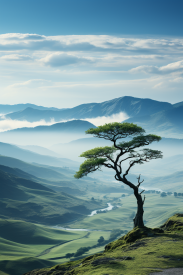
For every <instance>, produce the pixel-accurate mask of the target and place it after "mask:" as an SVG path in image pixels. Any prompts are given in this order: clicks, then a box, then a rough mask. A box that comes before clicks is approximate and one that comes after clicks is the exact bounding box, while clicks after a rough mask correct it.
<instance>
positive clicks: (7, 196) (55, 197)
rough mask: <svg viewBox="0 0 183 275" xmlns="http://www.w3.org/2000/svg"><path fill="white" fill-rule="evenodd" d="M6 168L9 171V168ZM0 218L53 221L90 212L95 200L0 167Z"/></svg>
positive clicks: (66, 220)
mask: <svg viewBox="0 0 183 275" xmlns="http://www.w3.org/2000/svg"><path fill="white" fill-rule="evenodd" d="M9 172H10V171H9ZM0 190H1V192H0V207H1V213H0V217H1V218H5V219H7V218H12V217H13V218H15V219H22V220H26V221H31V222H37V223H44V224H52V225H56V224H58V223H60V224H64V223H66V222H69V221H71V220H75V219H77V218H81V217H82V216H83V215H87V214H90V212H91V210H92V209H95V208H96V207H99V205H100V203H99V202H91V201H84V200H82V199H78V198H76V197H73V196H70V195H68V194H66V193H63V192H56V191H53V190H51V189H50V188H48V187H46V186H44V185H42V184H40V183H38V182H35V181H32V180H28V179H25V178H21V177H17V176H15V175H13V174H11V173H7V172H4V171H3V170H0Z"/></svg>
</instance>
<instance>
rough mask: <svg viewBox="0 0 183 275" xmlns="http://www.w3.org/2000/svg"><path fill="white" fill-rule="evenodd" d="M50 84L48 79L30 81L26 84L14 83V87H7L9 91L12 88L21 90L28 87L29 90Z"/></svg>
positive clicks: (25, 82)
mask: <svg viewBox="0 0 183 275" xmlns="http://www.w3.org/2000/svg"><path fill="white" fill-rule="evenodd" d="M48 83H50V81H49V80H46V79H30V80H27V81H24V82H18V83H14V84H12V85H9V86H8V87H7V89H9V88H10V89H12V88H20V87H25V86H26V87H27V88H34V87H36V88H37V87H40V86H43V85H45V84H48Z"/></svg>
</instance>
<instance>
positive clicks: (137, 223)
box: [133, 192, 144, 227]
mask: <svg viewBox="0 0 183 275" xmlns="http://www.w3.org/2000/svg"><path fill="white" fill-rule="evenodd" d="M135 193H136V192H135ZM135 197H136V199H137V214H136V216H135V218H134V219H133V222H134V227H136V226H138V227H144V222H143V214H144V209H143V204H144V201H143V200H142V196H141V195H140V194H138V192H137V194H135Z"/></svg>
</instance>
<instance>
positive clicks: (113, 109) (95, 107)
mask: <svg viewBox="0 0 183 275" xmlns="http://www.w3.org/2000/svg"><path fill="white" fill-rule="evenodd" d="M169 108H173V105H172V104H170V103H168V102H160V101H156V100H152V99H148V98H145V99H144V98H143V99H142V98H136V97H130V96H124V97H119V98H115V99H112V100H108V101H104V102H102V103H86V104H81V105H78V106H76V107H73V108H68V109H61V110H57V111H53V110H50V111H49V110H48V111H47V110H46V111H45V110H35V109H31V108H28V109H25V110H23V111H20V112H15V113H11V114H8V115H7V116H5V117H6V118H10V119H18V120H27V121H29V122H33V121H39V120H41V119H44V120H45V121H51V119H54V120H55V121H60V120H64V119H67V120H68V119H87V118H95V117H100V116H111V115H113V114H118V113H120V112H124V113H126V114H127V116H129V117H132V116H137V115H138V116H139V115H144V114H148V115H149V114H152V113H155V112H158V111H161V110H167V109H169Z"/></svg>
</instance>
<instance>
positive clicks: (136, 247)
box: [26, 214, 183, 275]
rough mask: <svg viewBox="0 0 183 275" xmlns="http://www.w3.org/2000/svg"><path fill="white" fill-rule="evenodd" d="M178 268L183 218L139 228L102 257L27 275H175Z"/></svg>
mask: <svg viewBox="0 0 183 275" xmlns="http://www.w3.org/2000/svg"><path fill="white" fill-rule="evenodd" d="M171 268H175V269H171ZM178 268H179V270H180V268H181V270H182V272H183V214H177V215H175V216H173V217H171V218H170V219H169V220H168V221H167V222H166V223H165V224H164V225H163V226H162V227H161V228H155V229H150V228H144V229H141V228H138V227H136V228H135V229H133V230H132V231H130V232H129V233H128V234H127V235H125V236H123V237H121V238H120V239H118V240H117V241H114V242H112V243H110V244H108V245H107V246H106V247H105V251H104V252H103V253H98V254H94V255H92V256H89V257H87V258H84V259H81V260H78V261H75V262H67V263H65V264H57V265H54V266H52V267H51V268H45V269H42V270H35V271H30V272H28V273H26V275H41V274H47V275H48V274H50V275H54V274H62V275H71V274H74V275H81V274H85V275H93V274H96V275H104V274H105V275H107V274H111V275H116V274H125V275H148V274H154V272H158V271H159V272H160V271H163V270H169V271H170V273H167V274H176V273H175V271H176V270H177V269H178ZM171 270H172V272H171ZM155 274H157V273H155ZM160 274H161V272H160ZM178 274H182V273H178Z"/></svg>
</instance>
